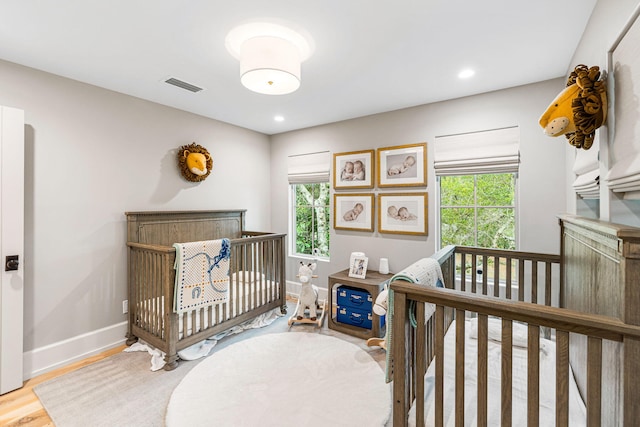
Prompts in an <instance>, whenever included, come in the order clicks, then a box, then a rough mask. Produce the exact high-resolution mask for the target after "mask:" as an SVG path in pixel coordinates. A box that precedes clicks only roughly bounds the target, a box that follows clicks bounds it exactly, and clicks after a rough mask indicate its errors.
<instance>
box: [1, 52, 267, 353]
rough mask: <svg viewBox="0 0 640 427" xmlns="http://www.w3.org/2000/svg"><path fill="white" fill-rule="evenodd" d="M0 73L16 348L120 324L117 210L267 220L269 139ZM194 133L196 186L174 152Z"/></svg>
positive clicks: (100, 93)
mask: <svg viewBox="0 0 640 427" xmlns="http://www.w3.org/2000/svg"><path fill="white" fill-rule="evenodd" d="M0 76H1V78H0V105H6V106H11V107H16V108H20V109H23V110H24V111H25V122H26V166H25V170H26V177H25V179H26V186H25V193H26V194H25V196H26V197H25V205H26V206H25V216H26V222H25V229H26V236H25V239H26V241H25V252H26V253H25V257H24V258H25V259H24V264H23V265H24V267H25V319H24V331H25V341H24V350H25V352H29V351H31V350H34V349H38V348H44V347H46V346H48V345H55V344H56V343H60V342H63V341H64V340H70V339H73V338H74V337H77V336H80V335H81V334H86V333H92V332H94V331H97V330H100V329H101V328H109V327H112V326H113V325H114V324H118V323H121V322H124V321H125V320H126V316H125V315H123V314H122V301H123V300H124V299H126V298H127V297H126V289H127V286H126V245H125V234H126V228H125V217H124V212H125V211H136V210H183V209H226V208H240V209H247V227H248V228H249V229H257V230H267V229H268V228H269V227H270V225H271V218H270V214H271V212H270V211H269V209H268V206H269V205H270V197H269V194H270V191H271V187H270V162H269V157H270V148H269V138H268V136H266V135H262V134H259V133H256V132H253V131H249V130H246V129H242V128H239V127H235V126H232V125H229V124H225V123H222V122H218V121H215V120H211V119H207V118H204V117H201V116H196V115H194V114H190V113H185V112H182V111H179V110H176V109H172V108H168V107H163V106H160V105H158V104H154V103H151V102H147V101H143V100H140V99H137V98H133V97H130V96H125V95H122V94H119V93H116V92H112V91H108V90H104V89H100V88H97V87H94V86H90V85H86V84H83V83H79V82H76V81H72V80H69V79H65V78H62V77H57V76H54V75H51V74H47V73H43V72H40V71H36V70H33V69H29V68H25V67H22V66H18V65H15V64H11V63H8V62H3V61H0ZM194 141H195V142H196V143H198V144H201V145H203V146H204V147H206V148H207V149H208V150H209V152H210V153H211V155H212V156H213V162H214V166H213V171H212V173H211V175H210V176H209V177H208V178H207V180H205V181H204V182H202V183H199V184H197V183H191V182H188V181H186V180H184V179H183V178H182V177H181V176H180V175H179V173H178V170H177V167H176V160H175V155H176V152H177V148H178V147H180V146H181V145H184V144H190V143H191V142H194ZM119 335H120V336H121V338H124V337H123V336H122V334H120V333H119ZM108 344H111V343H96V346H97V347H98V346H99V345H108Z"/></svg>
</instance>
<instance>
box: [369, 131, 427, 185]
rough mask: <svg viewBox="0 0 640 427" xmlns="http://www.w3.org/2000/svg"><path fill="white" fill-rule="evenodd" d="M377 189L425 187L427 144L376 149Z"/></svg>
mask: <svg viewBox="0 0 640 427" xmlns="http://www.w3.org/2000/svg"><path fill="white" fill-rule="evenodd" d="M377 153H378V156H377V157H378V160H377V165H378V170H377V172H378V173H377V177H378V187H379V188H385V187H425V186H426V185H427V143H426V142H421V143H418V144H408V145H398V146H395V147H383V148H378V150H377Z"/></svg>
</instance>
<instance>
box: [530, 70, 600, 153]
mask: <svg viewBox="0 0 640 427" xmlns="http://www.w3.org/2000/svg"><path fill="white" fill-rule="evenodd" d="M599 78H600V69H599V68H598V67H591V68H589V67H587V66H586V65H578V66H577V67H575V69H574V71H573V72H572V73H571V74H570V75H569V78H568V80H567V87H566V88H565V89H564V90H563V91H562V92H560V94H559V95H558V96H556V98H555V99H554V100H553V102H552V103H551V105H549V107H548V108H547V110H546V111H545V112H544V114H543V115H542V117H540V121H539V123H540V126H542V128H543V129H544V133H545V134H546V135H549V136H560V135H564V136H565V137H566V138H567V139H568V140H569V144H571V145H573V146H575V147H576V148H582V149H585V150H588V149H589V148H591V145H593V139H594V137H595V131H596V129H598V128H599V127H600V126H602V125H603V124H604V123H605V121H606V119H607V89H606V86H605V82H604V81H602V80H599Z"/></svg>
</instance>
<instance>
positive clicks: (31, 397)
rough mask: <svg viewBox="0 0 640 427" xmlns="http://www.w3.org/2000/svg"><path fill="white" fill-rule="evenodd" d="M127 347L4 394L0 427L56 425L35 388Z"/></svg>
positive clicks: (74, 365) (42, 376)
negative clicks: (41, 402)
mask: <svg viewBox="0 0 640 427" xmlns="http://www.w3.org/2000/svg"><path fill="white" fill-rule="evenodd" d="M125 347H126V346H125V345H122V346H119V347H116V348H113V349H111V350H107V351H105V352H103V353H100V354H97V355H95V356H91V357H89V358H86V359H83V360H81V361H79V362H76V363H72V364H70V365H68V366H65V367H64V368H60V369H56V370H55V371H51V372H47V373H46V374H42V375H39V376H37V377H35V378H31V379H29V380H27V381H26V382H25V383H24V386H23V387H22V388H21V389H18V390H15V391H12V392H10V393H6V394H3V395H2V396H0V426H21V427H23V426H27V427H41V426H53V425H54V424H53V422H52V421H51V418H49V415H48V414H47V411H45V410H44V408H43V407H42V405H41V404H40V400H39V399H38V396H36V394H35V393H34V392H33V388H34V387H35V386H37V385H38V384H41V383H43V382H45V381H48V380H50V379H52V378H55V377H59V376H61V375H64V374H67V373H69V372H72V371H75V370H76V369H80V368H82V367H84V366H87V365H90V364H92V363H95V362H97V361H99V360H102V359H104V358H105V357H109V356H111V355H113V354H116V353H119V352H121V351H122V350H124V348H125Z"/></svg>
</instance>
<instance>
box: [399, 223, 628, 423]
mask: <svg viewBox="0 0 640 427" xmlns="http://www.w3.org/2000/svg"><path fill="white" fill-rule="evenodd" d="M560 235H561V250H560V255H559V256H558V255H548V254H535V253H524V252H516V251H502V250H486V249H478V248H469V247H454V246H449V247H446V248H444V249H443V250H441V251H439V252H438V253H437V254H435V255H434V257H435V258H436V259H437V260H438V261H439V262H440V265H441V268H442V272H443V276H444V279H445V289H443V288H433V287H424V286H422V287H421V286H418V285H415V284H411V283H408V282H401V281H394V282H392V283H391V285H390V287H391V289H392V290H393V291H394V304H393V310H394V313H393V326H392V328H393V331H392V348H391V352H392V353H391V355H390V356H391V357H390V360H391V362H390V367H389V369H392V370H393V377H392V378H393V425H394V426H395V427H400V426H406V425H408V424H411V425H420V426H421V425H425V424H426V425H436V426H442V425H455V426H465V425H478V426H487V425H489V426H493V425H503V426H504V425H512V424H513V425H529V426H537V425H545V426H546V425H554V424H555V425H557V426H566V425H576V423H575V421H574V420H572V421H571V423H572V424H569V423H570V421H569V409H570V407H571V408H574V409H575V407H576V406H578V405H577V404H575V402H574V401H573V400H572V401H571V405H570V403H569V402H570V395H571V393H570V389H571V388H572V387H573V380H574V379H575V385H576V386H577V391H578V392H579V398H580V399H581V403H582V404H583V405H584V406H583V409H584V420H582V421H584V425H588V426H600V425H603V426H616V427H617V426H636V425H639V424H640V405H638V402H637V398H638V390H639V389H638V387H639V385H640V327H639V326H638V325H640V229H637V228H632V227H627V226H621V225H616V224H611V223H607V222H601V221H595V220H588V219H583V218H579V217H575V216H568V215H567V216H562V217H560ZM463 272H464V273H463ZM479 273H481V274H479ZM494 283H498V284H499V286H494ZM412 301H413V303H412ZM425 302H429V303H433V304H435V306H436V310H435V313H434V314H433V315H432V316H431V317H428V319H427V320H426V321H425V304H422V303H425ZM431 307H432V306H431ZM410 309H411V310H415V314H416V321H415V323H414V325H415V327H414V326H412V324H411V323H412V322H410V321H409V320H406V319H407V317H408V310H410ZM427 312H429V310H427ZM474 318H475V322H476V323H475V325H476V326H475V327H476V328H477V329H476V330H475V333H476V334H477V337H476V339H477V344H475V345H476V346H477V349H476V348H475V347H474V353H473V355H472V356H471V357H472V358H473V360H472V362H471V363H469V360H468V358H467V359H466V361H467V363H466V365H473V366H472V367H471V368H470V367H469V366H467V367H465V364H464V363H457V362H456V361H457V360H458V359H459V360H460V361H462V360H465V351H467V352H469V351H470V350H469V348H470V347H469V345H468V336H469V335H470V333H471V332H472V329H473V328H472V327H469V325H470V319H471V320H472V321H473V319H474ZM496 318H497V319H499V320H496ZM494 321H497V322H498V326H501V330H500V331H498V336H497V339H498V341H501V342H499V343H496V342H491V341H492V338H491V336H492V331H491V330H490V327H489V325H491V324H493V322H494ZM516 328H524V344H522V345H524V349H523V351H524V360H525V363H524V367H523V368H522V370H523V371H524V372H522V374H523V377H524V379H523V380H522V381H521V380H516V379H515V378H514V377H515V376H516V374H518V372H515V371H516V369H515V368H514V367H515V364H514V356H513V355H514V352H515V351H516V350H515V340H516V339H517V338H516V336H515V330H516ZM450 332H451V334H452V336H454V338H453V339H449V338H450V336H449V333H450ZM494 338H495V336H494ZM548 338H549V340H547V339H548ZM465 340H467V341H465ZM521 341H522V340H521ZM447 342H450V343H451V345H452V346H455V347H453V349H452V350H447V351H448V352H449V353H447V352H446V351H445V348H446V345H445V343H447ZM548 343H551V344H553V346H550V347H549V348H551V349H553V351H552V354H551V356H552V357H553V356H555V361H553V363H554V364H555V365H553V364H552V366H555V374H554V375H555V380H552V379H550V378H547V377H545V376H543V375H544V374H542V373H541V367H540V366H541V360H542V358H543V357H546V356H545V355H543V354H542V353H541V350H542V346H543V345H547V344H548ZM490 345H494V346H496V347H497V349H498V351H501V353H500V354H499V356H498V359H499V360H498V361H497V362H496V363H494V364H493V365H495V366H497V370H498V371H499V372H498V381H499V384H498V387H497V389H495V390H494V392H495V394H496V395H495V396H494V395H493V393H491V391H488V390H487V387H488V382H490V381H488V380H487V377H491V374H490V373H489V374H488V370H490V369H491V368H490V367H488V365H491V363H488V358H489V356H488V352H487V348H488V347H489V346H490ZM489 348H490V347H489ZM446 354H449V356H448V357H446V356H445V355H446ZM467 357H469V356H468V355H467ZM447 369H450V370H451V371H447ZM469 369H472V370H473V371H472V373H471V374H470V372H469ZM446 372H449V373H448V374H445V373H446ZM425 374H426V376H425ZM447 375H449V377H447ZM472 377H473V378H472ZM447 378H448V379H447ZM427 379H428V381H427ZM471 380H473V381H475V384H474V385H473V386H472V387H467V386H468V385H469V381H471ZM518 381H520V382H522V383H523V387H524V407H522V406H521V407H520V410H521V411H522V413H515V412H517V411H518V410H517V409H516V408H515V404H514V402H515V400H516V399H519V398H520V397H519V396H515V392H514V391H513V390H514V389H515V388H516V382H518ZM551 381H553V382H552V389H551V393H549V394H551V399H552V401H553V402H552V403H555V405H552V406H554V408H552V409H551V410H552V413H551V416H552V418H547V420H549V419H550V420H551V422H550V423H549V424H545V422H544V421H543V418H542V417H543V416H544V415H543V412H544V411H545V410H546V409H545V408H542V407H543V406H544V405H542V404H541V401H542V400H543V399H548V398H549V396H547V395H545V393H546V392H545V393H541V390H542V389H543V387H546V385H547V384H546V382H551ZM447 382H448V383H447ZM444 384H447V386H446V387H445V386H444ZM465 384H466V385H467V386H465ZM574 388H575V387H574ZM470 389H471V390H470ZM447 390H449V393H447ZM574 394H576V393H574ZM425 396H427V398H426V400H425ZM491 399H495V401H494V404H495V405H497V406H498V418H500V420H496V419H492V418H491V417H490V416H489V415H488V412H491V410H488V407H489V406H490V404H488V400H491ZM571 399H573V398H571ZM425 402H426V403H425ZM512 404H513V406H512ZM474 407H475V409H470V408H474ZM494 415H495V414H494ZM516 417H519V418H516ZM516 419H518V421H516ZM579 424H582V422H580V423H579Z"/></svg>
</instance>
